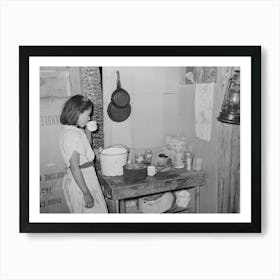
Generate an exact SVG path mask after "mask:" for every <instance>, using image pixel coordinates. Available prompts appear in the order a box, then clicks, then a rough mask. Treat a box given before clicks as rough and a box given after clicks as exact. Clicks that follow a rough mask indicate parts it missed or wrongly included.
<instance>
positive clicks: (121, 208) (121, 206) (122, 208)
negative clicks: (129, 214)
mask: <svg viewBox="0 0 280 280" xmlns="http://www.w3.org/2000/svg"><path fill="white" fill-rule="evenodd" d="M119 208H120V211H119V213H126V209H125V200H124V199H122V200H120V207H119Z"/></svg>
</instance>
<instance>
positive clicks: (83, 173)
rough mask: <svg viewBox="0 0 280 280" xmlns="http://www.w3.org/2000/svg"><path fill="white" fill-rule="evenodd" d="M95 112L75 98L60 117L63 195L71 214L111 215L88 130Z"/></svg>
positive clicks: (76, 96) (88, 101)
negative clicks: (64, 167) (63, 168)
mask: <svg viewBox="0 0 280 280" xmlns="http://www.w3.org/2000/svg"><path fill="white" fill-rule="evenodd" d="M92 111H93V103H92V102H91V101H90V100H89V99H87V98H86V97H84V96H82V95H75V96H72V97H71V98H70V99H69V100H68V101H67V102H66V103H65V104H64V106H63V109H62V113H61V116H60V123H61V124H62V129H61V133H60V139H59V140H60V150H61V153H62V156H63V159H64V161H65V163H66V165H67V167H68V170H67V174H66V176H65V177H64V180H63V191H64V194H65V198H66V201H67V204H68V207H69V210H70V212H71V213H107V212H108V211H107V207H106V203H105V200H104V197H103V194H102V191H101V188H100V184H99V182H98V179H97V176H96V172H95V169H94V166H93V159H94V156H95V155H94V152H93V150H92V148H91V146H90V143H89V139H88V138H87V135H88V136H89V135H90V132H89V131H87V128H85V127H86V124H87V123H88V121H89V120H90V116H91V114H92ZM86 134H87V135H86Z"/></svg>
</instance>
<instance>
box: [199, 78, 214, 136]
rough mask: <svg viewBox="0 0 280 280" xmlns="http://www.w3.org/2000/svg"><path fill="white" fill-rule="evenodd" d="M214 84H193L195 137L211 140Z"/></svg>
mask: <svg viewBox="0 0 280 280" xmlns="http://www.w3.org/2000/svg"><path fill="white" fill-rule="evenodd" d="M214 85H215V83H203V84H198V83H197V84H196V85H195V133H196V137H198V138H200V139H202V140H205V141H210V140H211V128H212V111H213V94H214Z"/></svg>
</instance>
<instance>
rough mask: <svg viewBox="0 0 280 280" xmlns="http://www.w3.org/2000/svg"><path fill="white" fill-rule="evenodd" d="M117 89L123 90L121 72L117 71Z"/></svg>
mask: <svg viewBox="0 0 280 280" xmlns="http://www.w3.org/2000/svg"><path fill="white" fill-rule="evenodd" d="M117 88H121V78H120V72H119V71H117Z"/></svg>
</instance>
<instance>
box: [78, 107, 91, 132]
mask: <svg viewBox="0 0 280 280" xmlns="http://www.w3.org/2000/svg"><path fill="white" fill-rule="evenodd" d="M91 110H92V109H91V108H90V109H87V110H85V111H84V112H83V113H80V115H79V118H78V121H77V125H78V126H79V127H82V128H83V127H85V126H86V124H87V123H88V122H89V121H90V115H91Z"/></svg>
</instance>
